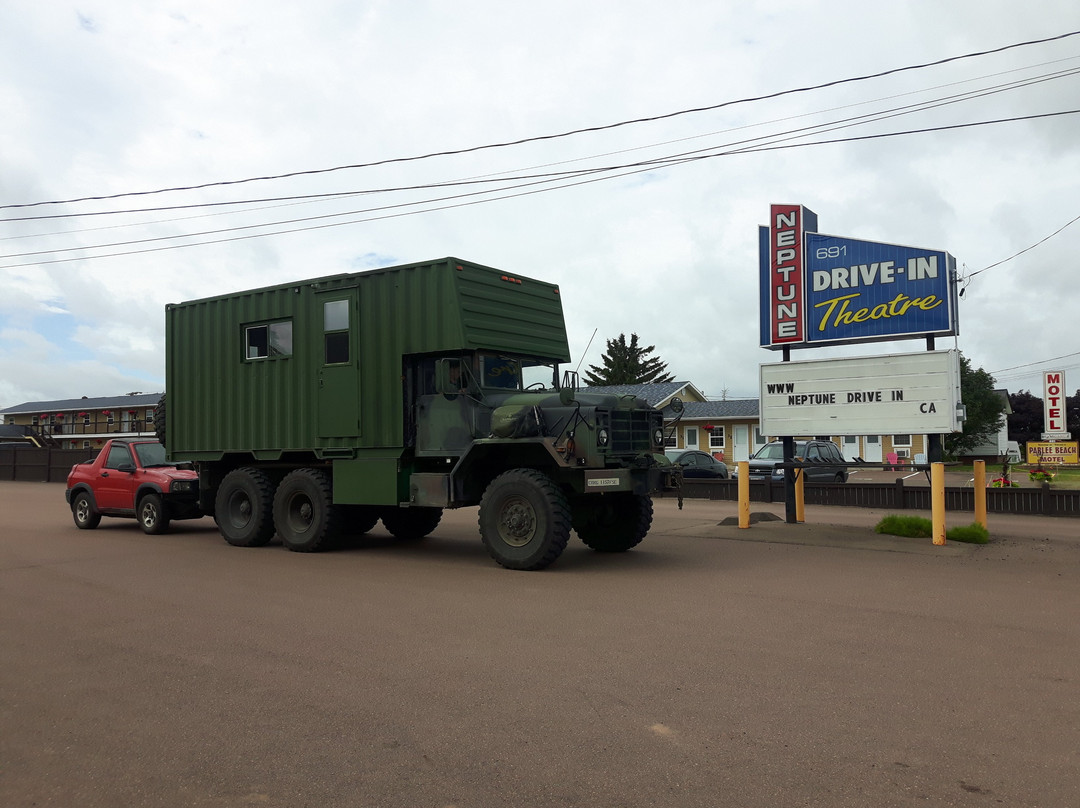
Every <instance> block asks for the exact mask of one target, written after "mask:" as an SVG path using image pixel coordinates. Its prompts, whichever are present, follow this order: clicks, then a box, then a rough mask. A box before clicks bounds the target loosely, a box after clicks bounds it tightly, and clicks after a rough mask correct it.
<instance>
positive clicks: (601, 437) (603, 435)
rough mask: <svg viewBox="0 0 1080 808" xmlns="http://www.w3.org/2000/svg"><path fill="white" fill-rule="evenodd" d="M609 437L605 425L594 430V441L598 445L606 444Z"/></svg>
mask: <svg viewBox="0 0 1080 808" xmlns="http://www.w3.org/2000/svg"><path fill="white" fill-rule="evenodd" d="M609 438H610V435H608V431H607V427H603V426H602V427H600V428H599V429H598V430H596V443H597V445H598V446H607V445H608V439H609Z"/></svg>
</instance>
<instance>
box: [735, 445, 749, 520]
mask: <svg viewBox="0 0 1080 808" xmlns="http://www.w3.org/2000/svg"><path fill="white" fill-rule="evenodd" d="M736 465H737V466H738V469H739V527H750V463H749V461H747V460H740V461H739V462H738V463H737V464H736Z"/></svg>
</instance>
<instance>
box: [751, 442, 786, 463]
mask: <svg viewBox="0 0 1080 808" xmlns="http://www.w3.org/2000/svg"><path fill="white" fill-rule="evenodd" d="M754 459H755V460H783V459H784V444H782V443H766V444H765V445H764V446H762V447H761V448H760V449H758V453H757V454H756V455H754Z"/></svg>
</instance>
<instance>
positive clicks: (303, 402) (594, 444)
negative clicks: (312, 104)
mask: <svg viewBox="0 0 1080 808" xmlns="http://www.w3.org/2000/svg"><path fill="white" fill-rule="evenodd" d="M569 358H570V357H569V348H568V343H567V339H566V331H565V325H564V322H563V315H562V302H561V298H560V292H559V289H558V287H557V286H555V285H553V284H549V283H545V282H543V281H538V280H533V279H529V278H524V277H520V276H516V275H515V276H510V275H508V274H507V273H504V272H502V271H500V270H496V269H493V268H491V267H484V266H481V265H479V264H473V263H470V262H466V261H461V260H459V259H456V258H446V259H441V260H439V261H431V262H425V263H422V264H409V265H404V266H396V267H387V268H385V269H378V270H372V271H369V272H362V273H353V274H348V275H337V276H330V277H326V278H318V279H314V280H307V281H298V282H296V283H293V284H283V285H279V286H274V287H267V288H264V289H255V290H250V291H246V292H240V293H237V294H234V295H224V296H221V297H217V298H208V299H204V300H196V301H189V302H186V303H180V304H175V305H170V306H169V307H168V308H167V310H166V385H167V390H168V399H167V402H165V401H163V404H162V406H161V411H160V415H159V417H160V421H159V423H160V424H162V425H165V424H167V427H165V428H164V429H163V433H162V434H161V435H159V437H160V438H161V439H162V440H163V442H164V443H165V445H166V447H167V448H168V451H169V454H170V457H171V458H172V459H174V460H187V461H191V462H192V463H194V464H195V465H196V468H197V469H198V470H199V476H200V492H201V496H202V502H201V504H202V507H203V508H204V510H206V511H207V512H210V513H214V515H215V518H216V519H217V522H218V525H219V528H220V530H221V533H222V535H223V536H224V537H225V539H226V540H227V541H228V542H230V543H231V544H234V545H239V546H259V545H264V544H267V543H268V542H269V541H270V540H271V539H272V538H273V537H274V536H275V535H277V536H278V537H279V538H280V539H281V541H282V543H283V544H284V545H285V546H286V547H288V548H289V549H291V550H296V551H301V552H311V551H316V550H322V549H327V548H329V547H333V546H335V545H337V544H338V543H340V541H341V540H342V537H343V536H346V535H348V534H349V533H357V532H359V533H363V532H366V531H368V530H370V529H372V528H373V527H374V525H375V524H376V523H377V522H378V521H379V520H381V521H382V523H383V526H384V527H385V528H386V529H387V530H388V531H389V532H390V533H391V534H393V535H395V536H397V537H398V538H401V539H416V538H421V537H423V536H426V535H427V534H429V533H431V532H432V531H433V530H434V529H435V528H436V527H437V525H438V523H439V519H440V517H441V514H442V511H443V510H444V509H446V508H459V507H466V506H477V505H478V506H479V528H480V536H481V539H482V541H483V543H484V545H485V547H486V548H487V550H488V552H489V554H490V555H491V556H492V557H493V558H494V559H495V560H496V561H497V562H498V563H500V564H502V565H503V566H506V567H509V568H513V569H541V568H543V567H546V566H548V565H549V564H551V563H552V562H553V561H554V560H555V559H556V558H558V556H559V555H560V554H561V553H562V551H563V549H564V548H565V546H566V544H567V542H568V540H569V536H570V531H571V528H573V530H575V531H576V532H577V534H578V536H579V537H580V538H581V539H582V540H583V541H584V542H585V543H586V544H587V545H588V546H590V547H592V548H593V549H595V550H598V551H601V552H621V551H625V550H628V549H630V548H631V547H633V546H635V545H636V544H638V543H639V542H640V541H641V540H642V539H643V538H644V536H645V535H646V533H647V532H648V530H649V527H650V525H651V522H652V499H651V496H652V494H653V493H654V492H656V491H658V490H662V489H665V488H671V487H673V486H674V485H676V484H677V476H676V474H677V471H676V470H673V469H672V467H671V466H670V465H669V464H668V462H667V460H666V459H665V458H664V456H663V420H662V416H661V414H660V412H659V411H658V410H655V409H653V408H651V407H649V406H648V405H647V404H646V403H645V402H643V401H640V400H638V399H635V398H632V397H627V396H614V395H605V394H596V393H591V394H590V393H588V392H585V391H579V390H577V389H576V383H575V380H574V377H573V374H568V376H567V378H568V379H569V380H570V381H569V384H562V383H560V380H559V366H560V363H563V362H568V361H569ZM166 403H167V405H168V409H167V412H166V410H165V404H166Z"/></svg>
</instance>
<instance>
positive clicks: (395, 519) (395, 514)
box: [382, 508, 442, 541]
mask: <svg viewBox="0 0 1080 808" xmlns="http://www.w3.org/2000/svg"><path fill="white" fill-rule="evenodd" d="M441 519H442V508H391V509H388V510H385V511H383V515H382V523H383V527H385V528H386V529H387V530H388V531H390V534H391V535H392V536H393V537H394V538H395V539H401V540H402V541H415V540H417V539H422V538H424V536H426V535H428V534H429V533H430V532H431V531H433V530H434V529H435V528H437V527H438V526H439V520H441Z"/></svg>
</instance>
